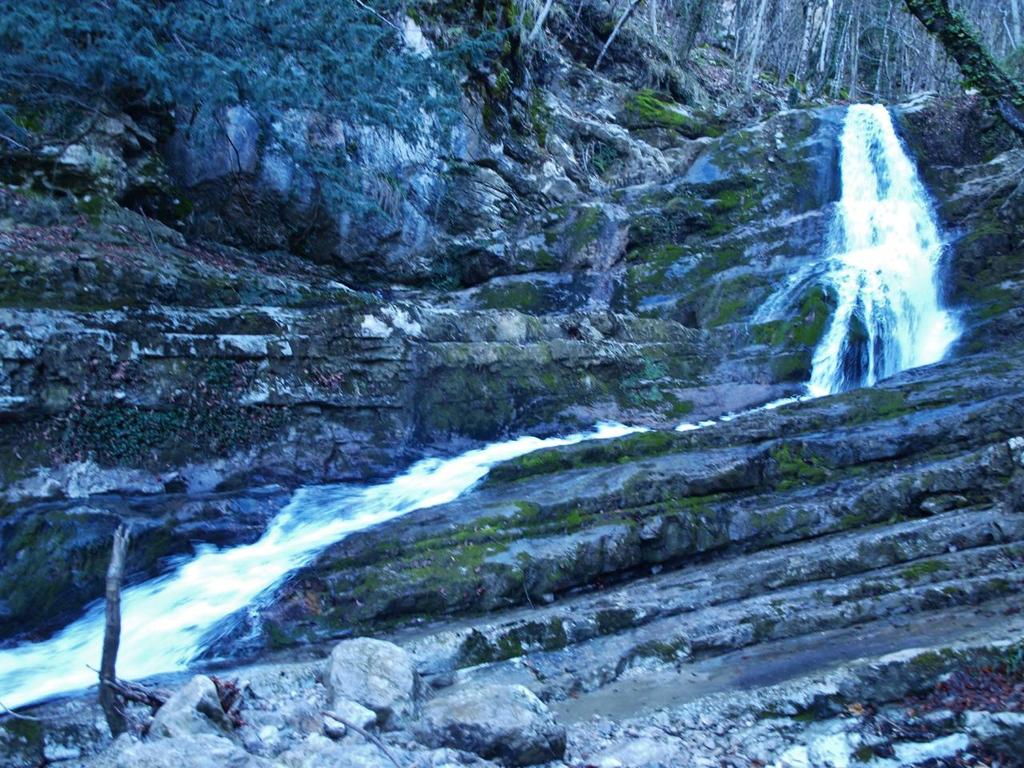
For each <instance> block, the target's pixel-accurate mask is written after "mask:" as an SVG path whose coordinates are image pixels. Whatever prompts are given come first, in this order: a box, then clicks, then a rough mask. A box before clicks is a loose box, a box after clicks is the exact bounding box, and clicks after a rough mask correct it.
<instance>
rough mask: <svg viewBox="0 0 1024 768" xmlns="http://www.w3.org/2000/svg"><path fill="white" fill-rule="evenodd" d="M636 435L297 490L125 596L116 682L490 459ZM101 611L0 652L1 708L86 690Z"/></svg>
mask: <svg viewBox="0 0 1024 768" xmlns="http://www.w3.org/2000/svg"><path fill="white" fill-rule="evenodd" d="M642 431H645V430H643V429H641V428H637V427H626V426H623V425H621V424H601V425H598V426H597V427H596V428H595V429H594V430H593V431H591V432H581V433H577V434H574V435H569V436H568V437H551V438H546V439H541V438H537V437H520V438H516V439H515V440H509V441H507V442H503V443H494V444H492V445H488V446H486V447H484V448H478V449H476V450H472V451H468V452H466V453H463V454H461V455H459V456H456V457H454V458H451V459H424V460H422V461H419V462H417V463H416V464H414V465H413V466H412V467H411V468H410V469H409V470H407V471H406V472H404V473H402V474H401V475H398V476H397V477H395V478H394V479H393V480H390V481H388V482H386V483H381V484H379V485H371V486H351V485H319V486H310V487H307V488H301V489H299V490H298V491H296V493H295V495H294V496H293V497H292V499H291V501H289V502H288V504H287V505H286V506H285V507H284V508H283V509H282V510H281V511H280V512H279V513H278V514H277V516H276V517H275V518H274V519H273V520H272V521H271V523H270V526H269V527H268V528H267V531H266V533H264V534H263V536H262V537H261V538H260V539H259V541H256V542H254V543H252V544H247V545H243V546H238V547H232V548H229V549H217V548H216V547H212V546H204V547H202V548H201V549H200V550H199V552H198V553H197V554H196V556H195V557H194V558H192V559H191V560H189V561H188V562H186V563H185V564H184V565H182V566H181V567H180V568H178V569H176V570H174V571H172V572H171V573H168V574H166V575H164V576H161V577H159V578H157V579H153V580H151V581H147V582H145V583H143V584H139V585H137V586H134V587H129V588H128V589H126V590H125V591H124V593H123V594H122V596H121V611H122V622H121V649H120V652H119V653H118V657H117V672H118V676H120V677H124V678H127V679H133V678H134V679H137V678H141V677H147V676H150V675H156V674H160V673H164V672H173V671H175V670H179V669H183V668H184V667H185V666H186V665H187V664H188V663H189V662H190V661H191V660H193V659H194V658H195V657H196V656H198V655H199V653H200V652H201V651H202V650H203V649H204V647H205V645H206V643H207V641H208V639H209V635H210V633H211V632H212V631H214V630H215V629H216V628H217V626H218V625H219V624H220V623H221V622H222V621H223V620H224V619H226V618H227V617H229V616H230V615H231V614H233V613H235V612H236V611H239V610H241V609H243V608H245V607H246V606H248V605H250V604H251V603H252V602H253V601H255V600H256V599H257V598H258V597H260V595H262V594H265V593H266V592H267V591H268V590H270V589H272V588H273V587H274V586H276V585H277V584H279V583H280V582H281V580H282V579H283V578H284V577H285V576H286V575H287V574H288V573H289V572H290V571H293V570H295V569H296V568H300V567H301V566H303V565H305V564H306V563H308V562H310V561H311V560H312V559H313V558H314V557H315V556H316V555H317V554H318V553H319V552H321V551H322V550H324V549H325V548H326V547H328V546H329V545H331V544H333V543H334V542H336V541H338V540H340V539H342V538H344V537H345V536H346V535H348V534H350V533H352V532H353V531H358V530H361V529H363V528H368V527H370V526H371V525H377V524H379V523H383V522H386V521H387V520H391V519H393V518H395V517H399V516H401V515H404V514H407V513H408V512H412V511H414V510H417V509H423V508H425V507H432V506H435V505H437V504H445V503H447V502H449V501H452V500H454V499H455V498H457V497H458V496H460V495H461V494H462V493H463V492H464V491H466V490H467V489H468V488H470V487H472V486H473V485H474V484H476V482H477V481H478V480H480V479H481V478H483V477H484V476H485V475H486V474H487V472H488V471H489V470H490V468H491V467H493V466H494V465H495V464H497V463H499V462H502V461H507V460H508V459H514V458H515V457H517V456H522V455H523V454H526V453H530V452H532V451H536V450H539V449H541V448H551V447H554V446H558V445H571V444H573V443H579V442H582V441H583V440H603V439H608V438H612V437H621V436H623V435H628V434H630V433H633V432H642ZM103 610H104V607H103V603H102V601H100V602H98V603H94V604H93V605H92V606H90V607H89V609H88V610H87V611H86V613H85V615H84V616H82V617H81V618H80V619H78V620H77V621H75V622H74V623H72V624H70V625H68V626H67V627H65V628H64V629H62V630H61V631H60V632H58V633H57V634H56V635H54V636H53V637H52V638H50V639H49V640H44V641H43V642H39V643H29V644H25V645H22V646H18V647H17V648H12V649H10V650H6V651H0V702H2V703H3V705H4V706H6V707H17V706H21V705H24V704H29V703H31V702H35V701H40V700H42V699H46V698H48V697H51V696H55V695H57V694H61V693H68V692H71V691H76V690H80V689H82V688H86V687H88V686H90V685H93V684H94V683H95V682H96V672H95V671H93V670H94V669H95V668H96V667H98V665H99V658H100V649H101V645H102V639H103ZM90 667H91V668H92V669H90Z"/></svg>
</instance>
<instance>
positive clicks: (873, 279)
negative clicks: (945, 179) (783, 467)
mask: <svg viewBox="0 0 1024 768" xmlns="http://www.w3.org/2000/svg"><path fill="white" fill-rule="evenodd" d="M841 143H842V145H841V151H842V185H843V191H842V198H841V200H840V202H839V206H838V209H837V214H836V217H835V221H834V222H833V229H832V232H831V234H830V236H829V243H828V246H827V248H826V250H825V258H824V260H823V261H822V262H821V263H820V264H819V265H817V266H816V268H815V270H814V271H813V272H812V273H809V274H812V276H813V277H814V279H817V280H819V281H820V284H821V285H823V286H825V287H827V288H828V289H829V290H830V291H832V292H833V293H834V294H835V298H836V302H837V308H836V311H835V314H834V316H833V318H832V321H831V323H830V325H829V327H828V329H827V330H826V332H825V335H824V337H823V338H822V340H821V342H820V343H819V345H818V347H817V349H816V350H815V354H814V362H813V372H812V376H811V381H810V383H809V384H808V395H807V396H811V397H815V396H820V395H824V394H829V393H833V392H839V391H843V390H845V389H850V388H853V387H856V386H864V385H871V384H874V383H875V382H876V381H878V380H879V379H881V378H884V377H886V376H890V375H892V374H894V373H896V372H898V371H900V370H904V369H906V368H911V367H914V366H918V365H926V364H928V363H932V362H936V361H937V360H939V359H941V358H942V357H943V355H944V354H945V353H946V351H947V350H948V349H949V347H950V345H951V344H952V343H953V341H954V340H955V339H956V337H957V335H958V329H957V323H956V320H955V318H954V317H953V316H952V315H951V314H950V313H949V312H948V311H947V310H945V309H943V308H942V307H941V305H940V300H939V278H938V274H937V273H938V266H939V260H940V257H941V252H942V243H941V239H940V237H939V233H938V228H937V226H936V223H935V218H934V214H933V213H932V210H931V206H930V204H929V202H928V197H927V195H926V193H925V190H924V188H923V186H922V185H921V182H920V181H919V179H918V177H917V171H916V169H915V168H914V165H913V163H912V162H911V160H910V158H908V157H907V155H906V154H905V153H904V151H903V148H902V146H901V145H900V142H899V139H898V138H897V136H896V133H895V131H894V129H893V125H892V121H891V119H890V117H889V113H888V112H887V110H886V109H885V108H884V107H882V106H877V105H875V106H872V105H855V106H852V107H850V109H849V112H848V114H847V117H846V121H845V124H844V128H843V133H842V138H841ZM807 284H808V277H807V275H803V276H800V275H797V276H794V279H793V280H791V281H789V284H788V285H787V287H786V288H784V289H783V291H781V292H780V293H779V294H778V295H777V296H776V297H775V298H774V299H773V300H772V301H770V302H769V305H771V306H770V307H769V309H772V310H773V311H778V310H779V309H780V308H783V307H784V306H785V305H787V304H789V306H790V308H791V306H792V304H791V302H792V295H793V294H794V292H795V290H796V289H797V288H800V289H805V288H806V287H807ZM798 399H802V398H786V399H784V400H777V401H774V402H772V403H768V404H767V405H764V406H761V407H760V408H758V409H755V410H761V409H766V408H775V407H778V406H780V405H784V404H786V403H790V402H794V401H795V400H798ZM737 415H739V414H727V415H726V416H723V417H722V418H721V420H722V421H731V420H732V419H734V418H736V416H737ZM714 423H715V422H714V421H705V422H701V423H699V424H681V425H679V427H677V429H678V430H680V431H688V430H692V429H700V428H703V427H706V426H710V425H711V424H714ZM639 431H643V430H642V429H641V428H637V427H627V426H624V425H621V424H603V425H599V426H598V427H596V428H595V429H594V430H593V431H592V432H585V433H577V434H574V435H570V436H568V437H561V438H547V439H539V438H535V437H520V438H517V439H515V440H510V441H507V442H503V443H495V444H492V445H489V446H486V447H484V448H480V449H477V450H473V451H469V452H467V453H464V454H462V455H460V456H456V457H454V458H451V459H425V460H423V461H420V462H418V463H417V464H415V465H413V466H412V467H411V468H410V469H409V470H408V471H406V472H404V473H403V474H401V475H399V476H397V477H395V478H394V479H393V480H391V481H389V482H386V483H382V484H379V485H373V486H368V487H361V486H351V485H325V486H312V487H308V488H302V489H300V490H299V491H297V492H296V493H295V495H294V496H293V497H292V499H291V501H290V502H289V503H288V504H287V506H285V507H284V508H283V509H282V510H281V511H280V512H279V513H278V515H277V516H276V517H275V518H274V520H273V521H272V522H271V524H270V526H269V527H268V529H267V531H266V533H265V534H264V535H263V536H262V537H261V538H260V539H259V541H256V542H255V543H253V544H249V545H244V546H239V547H233V548H230V549H216V548H215V547H212V546H204V547H202V548H200V549H199V551H198V552H197V554H196V556H195V557H194V558H193V559H191V560H189V561H188V562H186V563H184V564H183V565H181V566H180V567H178V568H177V569H176V570H174V571H172V572H170V573H168V574H165V575H163V576H161V577H159V578H157V579H153V580H151V581H147V582H145V583H143V584H139V585H137V586H134V587H130V588H128V589H126V590H125V592H124V594H123V596H122V612H123V620H122V630H121V650H120V653H119V655H118V674H119V675H120V676H122V677H125V678H141V677H146V676H150V675H155V674H160V673H165V672H172V671H176V670H180V669H183V668H185V667H186V666H187V665H188V663H189V662H190V661H192V660H193V659H195V658H196V657H197V656H198V655H199V653H201V652H202V650H203V649H204V647H205V646H206V645H207V644H208V642H209V640H210V638H211V633H213V632H215V631H216V630H217V628H218V626H222V622H223V621H224V620H225V619H226V618H228V617H229V616H231V615H232V614H234V613H236V612H237V611H239V610H242V609H243V608H245V607H246V606H249V605H251V604H253V603H254V601H257V600H258V599H259V598H260V597H261V596H265V595H266V594H268V592H269V591H270V590H272V589H273V588H274V587H275V586H277V585H278V584H280V583H281V581H282V580H283V579H284V578H285V576H287V574H288V573H290V572H291V571H293V570H295V569H296V568H300V567H302V566H303V565H305V564H307V563H309V562H310V561H311V560H312V559H313V558H314V557H315V556H316V555H317V554H318V553H319V552H321V551H323V550H324V549H325V548H326V547H328V546H329V545H331V544H333V543H334V542H336V541H338V540H340V539H342V538H344V537H345V536H346V535H348V534H349V533H352V532H353V531H358V530H361V529H363V528H368V527H370V526H372V525H377V524H379V523H383V522H385V521H387V520H391V519H393V518H395V517H399V516H400V515H404V514H406V513H408V512H412V511H413V510H417V509H423V508H425V507H430V506H434V505H437V504H444V503H446V502H449V501H452V500H453V499H455V498H457V497H458V496H460V495H461V494H462V493H464V492H465V491H466V490H468V489H469V488H471V487H472V486H473V485H475V484H476V483H477V481H479V480H480V479H481V478H483V477H484V476H485V475H486V474H487V472H488V471H489V470H490V468H491V467H492V466H494V465H495V464H497V463H499V462H501V461H506V460H508V459H512V458H515V457H517V456H522V455H523V454H526V453H530V452H532V451H536V450H539V449H541V448H549V447H554V446H559V445H570V444H573V443H578V442H582V441H583V440H596V439H607V438H613V437H620V436H622V435H626V434H630V433H633V432H639ZM102 633H103V605H102V602H99V603H95V604H93V605H92V606H90V607H89V608H88V609H87V610H86V612H85V614H84V615H83V616H82V617H81V618H80V619H78V620H77V621H75V622H74V623H72V624H70V625H68V626H67V627H65V628H64V629H63V630H61V631H60V632H58V633H57V634H56V635H54V636H53V637H52V638H50V639H49V640H45V641H43V642H39V643H30V644H25V645H22V646H19V647H16V648H12V649H9V650H5V651H0V703H2V704H3V705H4V706H7V707H17V706H22V705H25V704H29V703H32V702H36V701H41V700H43V699H46V698H49V697H52V696H55V695H59V694H62V693H69V692H73V691H77V690H81V689H83V688H86V687H88V686H90V685H93V684H94V683H95V682H96V673H95V672H94V671H93V669H91V667H96V666H97V665H98V664H99V659H100V646H101V642H102Z"/></svg>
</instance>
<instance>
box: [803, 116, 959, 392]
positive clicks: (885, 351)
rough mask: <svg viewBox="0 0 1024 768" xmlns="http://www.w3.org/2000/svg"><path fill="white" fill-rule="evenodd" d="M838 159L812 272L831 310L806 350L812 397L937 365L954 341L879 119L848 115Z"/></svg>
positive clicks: (932, 243)
mask: <svg viewBox="0 0 1024 768" xmlns="http://www.w3.org/2000/svg"><path fill="white" fill-rule="evenodd" d="M841 153H842V161H841V178H842V197H841V199H840V200H839V203H838V207H837V209H836V213H835V216H834V219H833V222H832V229H831V231H830V233H829V240H828V244H827V247H826V250H825V259H824V264H823V269H821V270H819V272H818V275H819V277H818V279H819V280H820V281H821V284H822V285H824V286H825V287H826V288H827V289H829V291H830V293H831V294H832V295H833V297H834V299H835V302H836V309H835V314H834V315H833V316H832V320H831V322H830V324H829V326H828V328H827V330H826V331H825V334H824V336H823V337H822V339H821V341H820V342H819V344H818V346H817V348H816V349H815V351H814V358H813V361H812V370H811V380H810V382H809V384H808V392H809V394H811V395H812V396H820V395H827V394H832V393H835V392H842V391H845V390H848V389H852V388H855V387H860V386H871V385H873V384H875V383H876V382H877V381H879V380H880V379H884V378H886V377H888V376H892V375H893V374H895V373H897V372H899V371H902V370H905V369H907V368H914V367H917V366H920V365H927V364H929V363H934V362H937V361H939V360H941V359H942V358H943V356H944V355H945V354H946V352H947V351H948V350H949V347H950V345H951V344H952V343H953V342H954V341H955V340H956V338H957V336H958V335H959V329H958V323H957V320H956V318H955V317H954V316H953V315H952V314H951V313H950V312H949V311H948V310H947V309H944V308H943V307H942V304H941V300H940V296H939V292H940V291H939V274H938V273H939V264H940V259H941V256H942V239H941V237H940V235H939V229H938V226H937V224H936V220H935V214H934V212H933V210H932V207H931V204H930V202H929V200H928V196H927V193H926V192H925V189H924V186H923V185H922V184H921V181H920V179H919V178H918V175H917V169H916V168H915V167H914V164H913V162H912V161H911V160H910V158H909V157H908V156H907V154H906V152H905V151H904V149H903V147H902V145H901V144H900V140H899V138H898V137H897V135H896V131H895V129H894V128H893V124H892V118H891V117H890V116H889V112H888V110H886V108H885V107H883V106H881V105H879V104H856V105H853V106H851V107H850V108H849V111H848V113H847V115H846V121H845V123H844V126H843V132H842V137H841Z"/></svg>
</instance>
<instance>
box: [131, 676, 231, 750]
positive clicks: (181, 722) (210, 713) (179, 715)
mask: <svg viewBox="0 0 1024 768" xmlns="http://www.w3.org/2000/svg"><path fill="white" fill-rule="evenodd" d="M230 731H231V721H230V720H228V716H227V715H226V714H225V713H224V710H223V709H222V708H221V704H220V697H219V696H218V695H217V687H216V686H215V685H214V684H213V681H212V680H211V679H210V678H208V677H206V676H205V675H196V676H195V677H193V678H192V679H191V680H190V681H189V683H188V685H186V686H185V687H184V688H182V689H180V690H179V691H177V692H176V693H175V694H174V695H173V696H171V698H169V699H168V700H167V701H166V702H165V703H164V705H163V706H162V707H160V709H159V710H157V713H156V717H154V718H153V724H152V725H151V726H150V727H149V734H150V736H151V737H153V738H158V739H165V738H178V737H184V736H199V735H203V734H207V735H211V736H218V735H222V734H224V733H227V732H230Z"/></svg>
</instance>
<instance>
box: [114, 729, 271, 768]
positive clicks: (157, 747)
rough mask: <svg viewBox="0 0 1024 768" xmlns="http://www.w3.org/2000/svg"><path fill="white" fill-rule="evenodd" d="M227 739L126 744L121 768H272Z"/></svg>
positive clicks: (189, 738)
mask: <svg viewBox="0 0 1024 768" xmlns="http://www.w3.org/2000/svg"><path fill="white" fill-rule="evenodd" d="M271 765H272V764H271V763H270V762H269V761H267V760H265V759H263V758H261V757H256V756H255V755H251V754H249V753H248V752H246V751H245V750H244V749H242V748H241V747H239V746H237V745H235V744H233V743H232V742H231V741H230V740H228V739H225V738H224V737H223V736H211V735H209V734H206V735H196V736H175V737H173V738H169V739H160V740H159V741H143V742H126V745H125V746H123V747H121V748H120V749H119V752H118V755H117V768H270V767H271Z"/></svg>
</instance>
